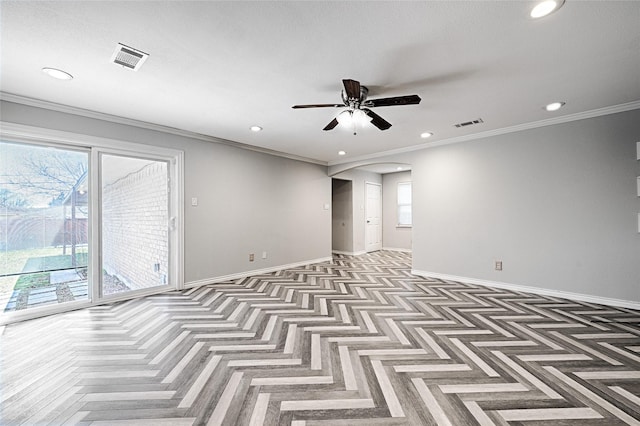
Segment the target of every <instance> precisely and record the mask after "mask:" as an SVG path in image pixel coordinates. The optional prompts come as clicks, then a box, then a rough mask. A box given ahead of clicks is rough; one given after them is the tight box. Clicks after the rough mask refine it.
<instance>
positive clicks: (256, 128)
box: [250, 126, 262, 132]
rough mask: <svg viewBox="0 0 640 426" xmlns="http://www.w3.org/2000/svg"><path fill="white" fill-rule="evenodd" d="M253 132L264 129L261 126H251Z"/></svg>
mask: <svg viewBox="0 0 640 426" xmlns="http://www.w3.org/2000/svg"><path fill="white" fill-rule="evenodd" d="M250 129H251V131H252V132H259V131H260V130H262V127H260V126H251V127H250Z"/></svg>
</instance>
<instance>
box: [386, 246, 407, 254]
mask: <svg viewBox="0 0 640 426" xmlns="http://www.w3.org/2000/svg"><path fill="white" fill-rule="evenodd" d="M382 250H388V251H399V252H402V253H411V249H405V248H396V247H382Z"/></svg>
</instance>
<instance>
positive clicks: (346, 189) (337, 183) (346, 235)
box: [331, 178, 353, 254]
mask: <svg viewBox="0 0 640 426" xmlns="http://www.w3.org/2000/svg"><path fill="white" fill-rule="evenodd" d="M331 205H332V209H331V250H332V252H333V253H342V254H346V253H352V252H353V182H352V181H350V180H344V179H335V178H334V179H331Z"/></svg>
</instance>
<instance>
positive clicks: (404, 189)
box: [398, 182, 411, 226]
mask: <svg viewBox="0 0 640 426" xmlns="http://www.w3.org/2000/svg"><path fill="white" fill-rule="evenodd" d="M398 226H411V182H400V183H398Z"/></svg>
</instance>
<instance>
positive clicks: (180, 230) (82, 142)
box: [0, 121, 184, 325]
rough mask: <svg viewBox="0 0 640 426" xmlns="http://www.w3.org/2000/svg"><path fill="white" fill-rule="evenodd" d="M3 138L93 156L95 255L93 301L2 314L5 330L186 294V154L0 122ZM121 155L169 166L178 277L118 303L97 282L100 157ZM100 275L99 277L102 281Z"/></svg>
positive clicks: (91, 203)
mask: <svg viewBox="0 0 640 426" xmlns="http://www.w3.org/2000/svg"><path fill="white" fill-rule="evenodd" d="M0 124H1V125H0V138H2V139H6V140H7V141H8V142H21V143H26V144H35V145H55V146H59V147H61V148H64V147H68V148H71V149H73V148H75V149H78V148H82V149H88V150H90V156H89V173H90V175H89V185H90V188H91V190H90V192H89V222H90V223H89V232H88V237H89V239H90V245H91V250H90V252H89V267H90V274H91V278H92V279H91V282H90V283H89V284H88V285H89V289H88V293H89V300H88V301H78V302H68V303H64V304H61V305H47V306H43V307H38V308H32V309H28V310H22V311H14V312H8V313H4V312H0V325H2V324H9V323H13V322H18V321H24V320H27V319H32V318H38V317H42V316H46V315H51V314H56V313H61V312H67V311H71V310H75V309H81V308H86V307H91V306H97V305H101V304H105V303H112V302H116V301H120V300H128V299H133V298H136V297H140V296H145V295H149V294H157V293H161V292H163V291H167V290H181V289H183V288H184V219H183V218H184V151H182V150H177V149H173V148H164V147H159V146H156V145H146V144H140V143H135V142H128V141H124V140H117V139H109V138H102V137H97V136H89V135H81V134H77V133H71V132H65V131H60V130H52V129H46V128H41V127H34V126H27V125H23V124H16V123H7V122H2V121H0ZM100 152H105V153H114V152H115V153H120V154H124V155H130V156H134V157H135V156H139V157H151V158H155V159H163V160H166V161H168V162H169V165H170V169H171V170H172V172H173V173H170V176H171V177H172V185H171V193H170V205H171V211H170V213H169V217H170V221H171V222H172V224H173V226H172V228H173V229H174V230H175V232H171V233H170V235H171V237H170V241H169V245H170V250H171V255H170V262H171V265H170V266H169V269H170V270H172V271H173V273H172V274H171V276H170V277H169V282H170V283H171V284H170V285H168V286H162V287H154V288H152V289H142V290H141V291H135V292H127V294H126V295H117V294H116V295H113V296H114V297H107V298H100V297H98V294H99V293H98V292H97V289H98V288H97V285H98V281H96V279H97V278H99V277H98V276H99V275H100V266H99V264H100V262H99V256H98V253H99V250H100V246H99V244H100V242H99V238H97V237H98V236H99V235H100V234H99V232H100V230H99V226H100V222H99V220H100V218H99V200H98V194H99V179H98V178H97V176H98V172H99V168H98V167H97V164H98V159H99V153H100ZM97 275H98V276H97Z"/></svg>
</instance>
